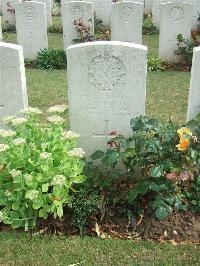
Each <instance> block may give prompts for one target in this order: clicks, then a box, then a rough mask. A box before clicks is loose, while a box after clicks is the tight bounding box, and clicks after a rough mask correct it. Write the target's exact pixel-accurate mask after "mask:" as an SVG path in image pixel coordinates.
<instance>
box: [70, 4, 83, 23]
mask: <svg viewBox="0 0 200 266" xmlns="http://www.w3.org/2000/svg"><path fill="white" fill-rule="evenodd" d="M71 12H72V18H73V19H74V20H78V19H80V18H83V17H84V9H83V8H82V7H80V6H73V7H72V8H71Z"/></svg>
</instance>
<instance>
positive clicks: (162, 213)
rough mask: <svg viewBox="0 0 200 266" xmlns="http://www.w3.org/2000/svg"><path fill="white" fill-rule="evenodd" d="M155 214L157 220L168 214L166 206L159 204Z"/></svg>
mask: <svg viewBox="0 0 200 266" xmlns="http://www.w3.org/2000/svg"><path fill="white" fill-rule="evenodd" d="M155 214H156V217H157V218H158V219H159V220H164V219H165V218H166V217H167V215H168V214H169V211H168V210H167V208H165V207H163V206H160V207H159V208H157V209H156V211H155Z"/></svg>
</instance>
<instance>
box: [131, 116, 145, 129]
mask: <svg viewBox="0 0 200 266" xmlns="http://www.w3.org/2000/svg"><path fill="white" fill-rule="evenodd" d="M130 126H131V128H132V130H133V131H136V130H139V129H141V128H142V127H143V122H142V118H141V117H136V118H132V119H131V121H130Z"/></svg>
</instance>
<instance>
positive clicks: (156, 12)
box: [152, 0, 173, 28]
mask: <svg viewBox="0 0 200 266" xmlns="http://www.w3.org/2000/svg"><path fill="white" fill-rule="evenodd" d="M172 1H173V0H171V1H170V0H156V1H155V0H154V1H153V5H152V15H153V25H154V26H155V27H157V28H159V27H160V8H161V4H164V3H167V2H172Z"/></svg>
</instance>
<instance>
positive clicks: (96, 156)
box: [90, 150, 105, 160]
mask: <svg viewBox="0 0 200 266" xmlns="http://www.w3.org/2000/svg"><path fill="white" fill-rule="evenodd" d="M104 155H105V153H104V152H103V151H100V150H97V151H95V152H94V153H93V154H92V155H91V156H90V158H91V159H92V160H98V159H100V158H101V157H103V156H104Z"/></svg>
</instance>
